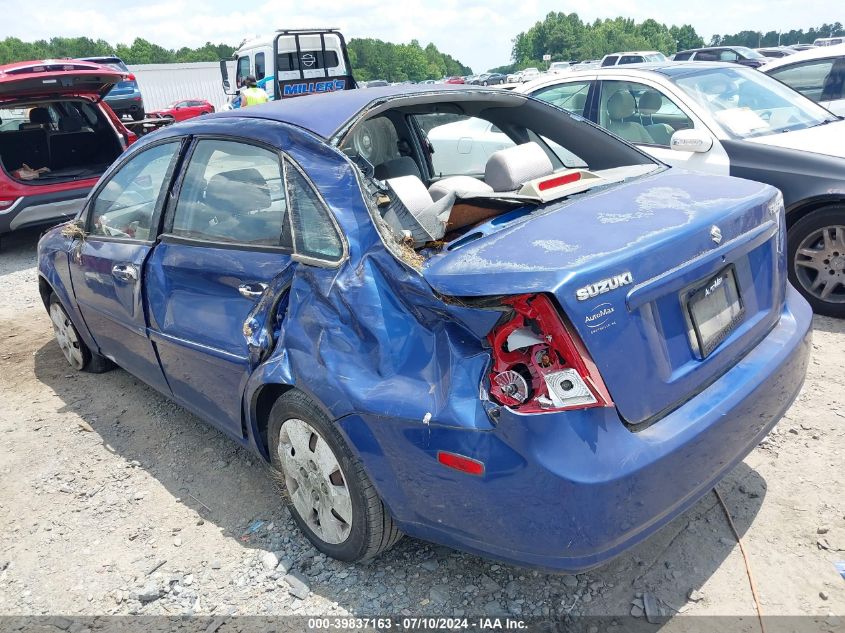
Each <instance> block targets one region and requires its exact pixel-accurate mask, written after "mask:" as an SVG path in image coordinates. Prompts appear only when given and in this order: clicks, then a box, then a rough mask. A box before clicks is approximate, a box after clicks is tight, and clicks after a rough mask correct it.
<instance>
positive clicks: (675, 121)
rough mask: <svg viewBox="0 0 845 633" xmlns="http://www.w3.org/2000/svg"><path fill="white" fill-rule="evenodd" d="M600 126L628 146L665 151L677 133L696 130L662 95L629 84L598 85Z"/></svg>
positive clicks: (606, 83) (653, 90) (669, 100)
mask: <svg viewBox="0 0 845 633" xmlns="http://www.w3.org/2000/svg"><path fill="white" fill-rule="evenodd" d="M599 125H601V126H602V127H603V128H606V129H608V130H610V131H611V132H613V133H614V134H616V135H617V136H621V137H622V138H624V139H625V140H626V141H628V142H630V143H638V144H645V145H661V146H665V147H669V140H670V139H671V138H672V134H674V133H675V132H676V131H677V130H683V129H689V128H692V127H695V125H694V124H693V122H692V120H691V119H690V118H689V117H688V116H687V115H686V114H685V113H684V111H683V110H681V109H680V108H679V107H678V106H677V104H675V102H674V101H672V100H671V99H670V98H669V97H667V96H666V95H665V94H663V93H662V92H660V91H659V90H656V89H654V88H652V87H651V86H646V85H644V84H640V83H636V82H631V81H603V82H601V99H600V104H599Z"/></svg>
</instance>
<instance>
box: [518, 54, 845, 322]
mask: <svg viewBox="0 0 845 633" xmlns="http://www.w3.org/2000/svg"><path fill="white" fill-rule="evenodd" d="M817 50H821V49H817ZM817 50H814V51H807V52H806V53H799V54H796V56H792V57H790V58H786V59H784V60H783V61H782V62H781V63H782V64H783V65H782V66H779V67H773V68H772V69H770V70H769V69H767V70H766V71H767V72H769V73H771V75H772V77H775V78H777V79H781V80H783V81H785V82H789V81H792V82H793V83H794V84H795V87H796V88H797V89H798V91H797V92H796V91H795V90H793V89H791V88H789V87H788V86H786V85H784V83H781V82H779V81H775V79H773V78H772V77H769V76H767V75H766V74H764V73H761V72H758V71H757V70H753V69H750V68H748V69H746V68H742V67H741V66H738V65H735V64H726V63H719V62H710V63H706V62H666V63H664V64H647V65H638V66H636V65H631V66H616V67H613V68H601V69H596V70H593V71H584V72H573V73H569V74H567V75H563V76H557V77H545V78H543V79H541V80H539V81H535V82H532V83H528V84H524V85H523V86H522V87H520V88H517V90H518V91H520V92H524V93H525V94H530V95H532V96H534V97H537V98H539V99H542V100H544V101H548V102H550V103H553V104H554V105H556V106H558V107H560V108H563V109H565V110H567V111H569V112H571V113H574V114H578V115H579V116H583V117H585V118H587V119H589V120H591V121H593V122H594V123H596V124H598V125H600V126H601V127H603V128H605V129H607V130H608V131H610V132H612V133H613V134H615V135H617V136H619V137H620V138H622V139H624V140H626V141H628V142H630V143H633V144H635V145H636V146H637V147H639V148H641V149H642V150H643V151H645V152H647V153H648V154H650V155H652V156H654V157H655V158H658V159H659V160H661V161H663V162H665V163H667V164H669V165H674V166H678V167H683V168H684V169H690V170H694V171H699V172H704V173H709V174H725V175H728V174H729V175H732V176H739V177H742V178H749V179H751V180H757V181H760V182H765V183H768V184H771V185H773V186H775V187H777V188H778V189H780V190H781V192H782V193H783V196H784V202H785V205H786V211H787V216H786V221H787V224H788V228H789V231H788V240H787V251H788V255H789V268H788V270H789V277H790V280H791V281H792V283H793V284H794V285H795V287H796V288H797V289H798V290H799V291H800V292H802V294H804V296H805V297H806V298H807V300H808V301H809V302H810V303H811V305H812V306H813V308H814V309H815V310H816V311H817V312H819V313H822V314H828V315H832V316H839V317H845V121H841V120H840V119H839V118H838V117H837V116H836V115H834V114H833V113H831V112H830V111H828V110H826V109H824V108H822V107H821V106H820V105H818V103H814V101H816V102H822V103H824V104H827V105H830V104H832V103H834V102H833V101H832V100H831V99H832V98H833V97H837V99H838V100H839V101H840V104H841V99H842V86H843V78H845V61H843V59H845V57H843V56H840V57H833V56H831V57H825V58H818V57H817V56H818V53H817ZM828 50H829V51H833V52H834V53H835V52H836V51H835V47H830V48H829V49H828ZM798 55H802V56H809V57H810V59H807V60H804V61H798V62H796V63H795V64H792V63H790V61H791V60H792V59H794V58H795V57H797V56H798ZM810 78H812V81H811V80H810ZM802 91H803V92H805V93H807V95H808V96H810V97H811V98H813V100H811V99H808V98H806V97H805V96H803V95H802V94H800V92H802ZM840 104H835V105H837V106H839V105H840Z"/></svg>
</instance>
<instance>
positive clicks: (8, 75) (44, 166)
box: [0, 60, 137, 235]
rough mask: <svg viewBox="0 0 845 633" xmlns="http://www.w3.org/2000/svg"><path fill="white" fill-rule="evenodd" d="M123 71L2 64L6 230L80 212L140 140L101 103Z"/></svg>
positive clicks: (2, 227)
mask: <svg viewBox="0 0 845 633" xmlns="http://www.w3.org/2000/svg"><path fill="white" fill-rule="evenodd" d="M124 76H125V74H124V73H122V72H120V71H118V70H115V69H112V68H107V67H105V66H100V65H98V64H93V63H90V62H81V61H75V60H48V61H31V62H19V63H16V64H7V65H4V66H0V235H2V234H3V233H8V232H10V231H14V230H16V229H19V228H23V227H26V226H35V225H38V224H50V223H55V222H58V221H61V220H65V219H70V218H72V217H74V216H75V215H76V213H77V212H78V211H79V210H80V209H81V208H82V205H83V203H84V201H85V198H86V196H87V195H88V192H89V191H90V190H91V188H92V187H93V186H94V185H95V184H96V183H97V180H98V179H99V178H100V175H101V174H102V173H103V172H104V171H106V169H107V168H108V167H109V165H111V164H112V163H113V162H114V161H115V159H116V158H117V157H118V156H120V155H121V154H122V153H123V150H125V149H126V148H127V147H128V146H129V145H130V144H131V143H133V142H134V141H135V140H136V138H137V137H136V135H135V134H133V133H132V132H130V131H129V130H127V129H126V128H125V127H124V126H123V124H122V123H121V122H120V118H119V117H118V116H117V115H116V114H115V113H114V112H112V110H111V108H109V107H108V106H107V105H106V104H105V102H103V101H102V99H103V97H104V96H105V95H106V93H108V91H109V90H110V89H111V87H112V86H113V85H115V84H116V83H117V82H119V81H121V80H122V79H123V78H124Z"/></svg>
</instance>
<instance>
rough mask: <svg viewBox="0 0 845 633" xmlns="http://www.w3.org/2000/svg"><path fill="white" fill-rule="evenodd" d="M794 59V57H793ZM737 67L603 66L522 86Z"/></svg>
mask: <svg viewBox="0 0 845 633" xmlns="http://www.w3.org/2000/svg"><path fill="white" fill-rule="evenodd" d="M793 57H794V56H793ZM738 67H739V66H738V65H737V64H732V63H730V62H688V61H681V62H675V61H671V60H666V61H665V62H645V63H642V64H622V65H619V66H605V67H603V68H588V69H586V70H573V71H572V72H571V73H567V74H565V75H555V76H553V77H543V78H542V79H535V80H534V81H530V82H528V83H525V84H523V86H529V87H530V86H540V85H544V84H552V83H562V82H564V81H565V82H569V81H570V80H572V79H578V78H582V77H583V78H589V77H595V76H602V75H611V74H617V75H618V74H619V73H628V72H630V73H631V74H633V75H636V74H638V73H639V74H655V73H656V74H660V75H663V76H665V77H669V78H672V77H678V76H683V75H687V74H691V73H693V72H699V71H702V70H706V69H708V68H730V69H733V70H736V69H737V68H738Z"/></svg>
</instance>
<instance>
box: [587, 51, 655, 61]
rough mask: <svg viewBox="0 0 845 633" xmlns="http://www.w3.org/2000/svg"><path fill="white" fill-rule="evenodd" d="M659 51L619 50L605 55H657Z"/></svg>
mask: <svg viewBox="0 0 845 633" xmlns="http://www.w3.org/2000/svg"><path fill="white" fill-rule="evenodd" d="M657 53H660V51H619V52H618V53H608V54H607V55H605V56H604V57H611V56H613V55H655V54H657ZM661 55H662V53H661ZM604 57H603V58H602V59H604Z"/></svg>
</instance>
